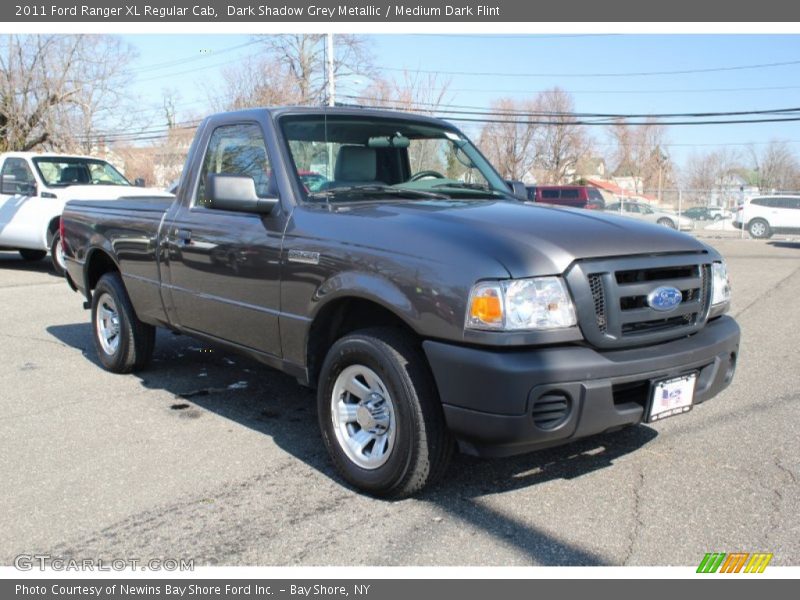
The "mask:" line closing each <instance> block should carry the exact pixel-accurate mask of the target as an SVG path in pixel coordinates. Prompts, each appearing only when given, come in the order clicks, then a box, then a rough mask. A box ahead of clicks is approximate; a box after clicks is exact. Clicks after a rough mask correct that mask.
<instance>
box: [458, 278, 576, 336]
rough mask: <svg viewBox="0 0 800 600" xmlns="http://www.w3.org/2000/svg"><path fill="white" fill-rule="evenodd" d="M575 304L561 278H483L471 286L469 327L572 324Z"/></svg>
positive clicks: (519, 327)
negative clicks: (501, 279) (485, 279)
mask: <svg viewBox="0 0 800 600" xmlns="http://www.w3.org/2000/svg"><path fill="white" fill-rule="evenodd" d="M576 322H577V320H576V318H575V307H574V306H573V304H572V300H571V299H570V297H569V293H568V292H567V287H566V286H565V285H564V280H563V279H561V278H560V277H534V278H532V279H512V280H509V281H482V282H480V283H478V284H476V285H475V287H473V288H472V292H471V293H470V295H469V305H468V307H467V322H466V326H467V327H468V328H470V329H494V330H501V331H519V330H525V329H557V328H561V327H572V326H573V325H575V324H576Z"/></svg>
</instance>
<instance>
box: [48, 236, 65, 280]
mask: <svg viewBox="0 0 800 600" xmlns="http://www.w3.org/2000/svg"><path fill="white" fill-rule="evenodd" d="M50 260H51V261H52V263H53V271H55V273H56V275H58V276H59V277H63V276H64V273H66V272H67V264H66V263H65V262H64V248H63V247H62V245H61V234H60V233H59V232H58V231H56V233H55V234H54V235H53V239H52V241H51V242H50Z"/></svg>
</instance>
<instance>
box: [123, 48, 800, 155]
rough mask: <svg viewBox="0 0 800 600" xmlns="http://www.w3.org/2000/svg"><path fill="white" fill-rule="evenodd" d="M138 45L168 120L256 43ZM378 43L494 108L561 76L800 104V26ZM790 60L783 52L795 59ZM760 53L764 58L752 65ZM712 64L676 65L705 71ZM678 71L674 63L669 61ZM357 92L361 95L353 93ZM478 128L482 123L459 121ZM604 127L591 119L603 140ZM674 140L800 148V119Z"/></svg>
mask: <svg viewBox="0 0 800 600" xmlns="http://www.w3.org/2000/svg"><path fill="white" fill-rule="evenodd" d="M124 37H125V40H126V41H127V42H128V43H129V44H130V45H131V46H133V47H134V48H135V50H136V51H137V54H138V56H137V58H136V60H135V61H134V62H133V63H132V64H131V65H130V67H129V70H130V72H131V73H132V75H133V92H134V94H135V95H136V96H137V97H138V104H139V106H140V108H139V109H137V110H139V111H140V114H141V117H142V119H143V121H146V120H148V119H149V120H151V121H152V125H153V126H158V125H163V118H162V113H163V111H162V110H161V108H160V107H161V102H162V97H163V92H164V90H166V89H172V90H176V91H177V92H178V102H177V107H178V118H179V119H185V118H190V117H191V116H204V115H205V114H206V113H208V112H209V111H210V107H209V102H208V98H209V91H210V90H213V89H214V88H217V87H218V86H219V82H220V77H219V75H220V72H221V70H222V69H224V68H226V66H230V65H234V64H236V63H237V62H239V61H240V60H241V58H242V56H244V55H245V54H247V53H250V52H252V51H253V50H254V49H255V46H253V45H252V43H251V42H252V38H251V37H250V36H246V35H243V36H237V35H180V34H172V35H128V36H124ZM366 37H367V38H368V43H369V49H370V52H371V53H372V56H373V59H374V63H375V64H376V66H377V67H378V70H379V72H380V73H381V75H382V76H384V77H386V78H391V77H402V70H403V69H408V70H410V71H416V70H424V71H435V72H439V73H441V75H440V78H441V79H442V80H445V81H449V94H448V100H449V102H450V104H452V105H453V106H455V105H463V106H470V107H481V108H488V107H489V105H490V103H491V101H492V100H494V99H497V98H500V97H508V98H514V99H518V100H521V99H525V98H530V97H532V96H534V95H535V94H536V93H537V92H538V91H541V90H545V89H550V88H553V87H554V86H559V87H561V88H562V89H564V90H567V91H569V92H571V93H572V95H573V97H574V100H575V109H576V111H578V112H601V113H647V114H650V113H687V112H719V111H748V110H763V109H778V108H794V107H800V36H798V35H755V34H753V35H727V34H702V35H700V34H698V35H674V34H664V35H610V34H593V35H578V34H553V35H547V34H544V35H496V34H492V35H486V36H476V35H472V34H457V35H427V34H413V35H411V34H402V35H372V36H366ZM789 62H794V64H779V65H775V64H774V63H789ZM753 65H773V66H759V67H756V68H751V67H752V66H753ZM697 70H706V72H700V73H685V72H684V73H674V72H675V71H697ZM665 72H671V73H669V74H668V73H665ZM368 84H369V81H367V80H365V79H363V78H351V79H350V80H344V81H338V82H337V93H339V94H341V96H340V99H342V100H348V99H347V98H344V96H346V95H358V94H359V93H360V91H361V90H362V89H363V88H364V87H365V86H366V85H368ZM350 101H352V100H350ZM457 125H459V126H460V127H461V128H462V129H463V130H464V131H465V132H466V133H467V134H468V135H470V136H471V137H473V138H476V137H477V127H478V126H476V125H471V124H465V123H457ZM603 129H604V128H601V127H594V128H591V133H592V135H593V137H594V138H595V140H596V144H597V146H598V150H599V151H600V152H601V153H602V151H603V150H604V149H607V148H606V147H605V146H606V145H607V144H608V139H607V137H606V134H605V132H604V131H603ZM667 137H668V142H669V146H668V148H667V152H668V154H669V155H670V157H671V158H672V159H673V160H674V161H675V162H676V163H677V164H678V165H682V164H684V163H685V162H686V161H687V160H688V159H689V158H690V157H691V155H692V153H693V152H705V151H709V150H713V149H715V148H717V147H725V148H728V149H730V150H741V151H743V152H746V151H747V149H748V147H751V145H752V144H755V145H756V147H759V146H760V145H763V144H765V143H767V142H769V141H770V140H772V139H782V140H787V141H789V142H791V144H792V147H793V148H795V149H796V150H797V151H798V152H800V122H788V123H787V122H784V123H758V124H738V125H730V124H728V125H703V126H699V125H698V126H689V127H679V126H672V127H670V128H669V130H668V136H667Z"/></svg>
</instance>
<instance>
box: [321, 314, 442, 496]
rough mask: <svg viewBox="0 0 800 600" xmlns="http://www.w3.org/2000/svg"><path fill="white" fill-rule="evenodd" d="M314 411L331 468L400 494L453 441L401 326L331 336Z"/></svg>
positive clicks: (435, 472)
mask: <svg viewBox="0 0 800 600" xmlns="http://www.w3.org/2000/svg"><path fill="white" fill-rule="evenodd" d="M356 384H358V385H356ZM364 384H366V385H364ZM351 386H352V387H351ZM359 386H360V387H359ZM345 387H351V389H353V387H355V388H356V390H357V392H358V394H359V395H360V397H359V396H358V395H356V394H354V393H351V392H350V391H349V390H347V389H345ZM342 407H353V408H349V409H348V410H344V409H343V408H342ZM317 409H318V410H317V414H318V417H319V425H320V430H321V431H322V439H323V441H324V443H325V447H326V448H327V450H328V453H329V454H330V456H331V459H332V461H333V464H334V466H335V467H336V470H337V471H338V472H339V474H340V475H341V476H342V478H343V479H345V480H346V481H347V482H349V483H350V484H351V485H353V486H355V487H356V488H358V489H359V490H362V491H364V492H367V493H369V494H372V495H374V496H380V497H384V498H403V497H406V496H410V495H412V494H414V493H415V492H418V491H419V490H421V489H422V488H423V487H425V486H426V485H429V484H432V483H433V482H434V481H436V480H437V479H439V478H440V477H441V476H442V474H443V473H444V472H445V470H446V469H447V464H448V463H449V461H450V457H451V456H452V453H453V449H454V447H455V444H454V442H453V439H452V437H451V435H450V432H449V431H448V430H447V427H446V425H445V421H444V414H443V412H442V406H441V404H440V401H439V395H438V393H437V391H436V385H435V383H434V381H433V377H432V375H431V373H430V369H429V367H428V363H427V361H426V360H425V357H424V355H423V354H422V352H421V350H420V349H419V348H418V347H417V345H416V344H415V343H414V341H413V339H412V338H411V336H409V335H408V334H406V333H405V332H403V331H402V330H399V329H390V328H375V329H365V330H362V331H358V332H355V333H353V334H350V335H347V336H345V337H343V338H341V339H340V340H338V341H337V342H336V343H335V344H334V345H333V346H332V347H331V349H330V350H329V352H328V354H327V356H326V357H325V361H324V363H323V365H322V371H321V374H320V381H319V387H318V392H317ZM359 436H360V437H359ZM368 437H371V440H367V438H368ZM364 440H367V441H366V442H365V441H364ZM367 452H368V453H369V454H367Z"/></svg>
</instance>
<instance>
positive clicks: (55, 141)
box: [0, 35, 133, 150]
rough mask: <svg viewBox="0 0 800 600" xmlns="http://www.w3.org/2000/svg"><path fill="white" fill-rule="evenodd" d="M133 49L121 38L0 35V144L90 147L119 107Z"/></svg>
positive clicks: (118, 113) (8, 146) (12, 146)
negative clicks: (98, 129) (100, 128)
mask: <svg viewBox="0 0 800 600" xmlns="http://www.w3.org/2000/svg"><path fill="white" fill-rule="evenodd" d="M132 58H133V53H132V51H131V50H130V49H129V47H128V46H126V45H125V44H123V43H122V42H121V41H120V40H119V38H114V37H110V36H87V35H8V36H5V37H4V38H2V40H0V148H3V149H15V150H31V149H33V148H37V147H40V146H42V147H50V148H56V149H67V148H74V147H76V146H77V147H80V148H83V149H87V150H91V147H90V146H91V143H93V142H94V141H96V139H97V127H98V126H99V125H103V126H110V125H111V117H112V116H113V118H114V122H117V121H118V120H119V117H120V116H121V115H124V114H125V111H124V110H120V105H121V98H122V94H124V91H125V90H124V87H125V83H126V79H125V78H126V76H127V73H126V68H127V65H128V63H129V62H130V60H131V59H132Z"/></svg>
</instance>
